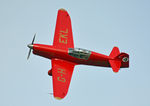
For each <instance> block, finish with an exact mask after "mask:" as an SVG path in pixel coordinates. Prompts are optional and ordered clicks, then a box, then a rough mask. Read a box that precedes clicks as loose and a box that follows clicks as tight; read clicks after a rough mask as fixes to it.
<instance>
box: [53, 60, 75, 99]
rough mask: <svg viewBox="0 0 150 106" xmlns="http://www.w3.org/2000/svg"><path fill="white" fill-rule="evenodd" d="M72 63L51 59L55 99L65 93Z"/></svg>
mask: <svg viewBox="0 0 150 106" xmlns="http://www.w3.org/2000/svg"><path fill="white" fill-rule="evenodd" d="M73 69H74V64H73V63H71V62H68V61H64V60H60V59H52V77H53V94H54V97H55V98H56V99H62V98H64V97H65V96H66V95H67V92H68V88H69V85H70V81H71V77H72V73H73Z"/></svg>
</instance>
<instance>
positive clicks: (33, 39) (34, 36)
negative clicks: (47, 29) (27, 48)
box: [31, 33, 36, 44]
mask: <svg viewBox="0 0 150 106" xmlns="http://www.w3.org/2000/svg"><path fill="white" fill-rule="evenodd" d="M35 36H36V33H35V34H34V37H33V40H32V43H31V44H33V43H34V40H35Z"/></svg>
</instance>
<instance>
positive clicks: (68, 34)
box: [27, 9, 129, 99]
mask: <svg viewBox="0 0 150 106" xmlns="http://www.w3.org/2000/svg"><path fill="white" fill-rule="evenodd" d="M34 40H35V36H34V38H33V40H32V43H31V44H29V45H28V47H29V48H30V50H29V54H28V57H27V58H29V56H30V53H31V49H32V50H33V54H35V55H39V56H42V57H45V58H48V59H51V62H52V68H51V69H50V70H49V71H48V75H50V76H52V79H53V95H54V97H55V98H56V99H62V98H64V97H65V96H66V95H67V92H68V88H69V85H70V81H71V77H72V73H73V70H74V66H75V65H79V64H82V65H92V66H100V67H112V70H113V71H114V72H118V71H119V69H120V68H128V67H129V55H128V54H127V53H123V52H121V53H120V51H119V49H118V47H114V48H113V50H112V52H111V53H110V55H109V56H107V55H103V54H100V53H96V52H94V51H90V50H86V49H82V48H74V43H73V34H72V27H71V19H70V16H69V14H68V12H67V11H66V10H65V9H59V10H58V14H57V21H56V29H55V34H54V41H53V45H45V44H36V43H34Z"/></svg>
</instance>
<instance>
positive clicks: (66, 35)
mask: <svg viewBox="0 0 150 106" xmlns="http://www.w3.org/2000/svg"><path fill="white" fill-rule="evenodd" d="M53 46H54V47H56V48H57V49H63V50H68V48H74V43H73V34H72V27H71V19H70V16H69V14H68V12H67V11H66V10H64V9H60V10H59V11H58V14H57V21H56V28H55V35H54V42H53Z"/></svg>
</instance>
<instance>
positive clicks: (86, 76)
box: [0, 0, 150, 106]
mask: <svg viewBox="0 0 150 106" xmlns="http://www.w3.org/2000/svg"><path fill="white" fill-rule="evenodd" d="M149 5H150V1H149V0H0V45H1V46H0V47H1V49H0V106H91V105H92V106H150V68H149V63H150V62H149V61H150V46H149V41H150V30H149V29H150V14H149V11H150V6H149ZM60 8H64V9H66V10H67V11H68V13H69V14H70V17H71V20H72V30H73V37H74V45H75V47H80V48H85V49H88V50H92V51H96V52H99V53H102V54H105V55H109V54H110V52H111V50H112V48H113V47H114V46H118V47H119V48H120V51H121V52H126V53H128V54H129V55H130V68H126V69H121V70H120V71H119V73H117V74H116V73H113V71H112V69H111V68H103V67H94V66H84V65H79V66H76V67H75V69H74V72H73V76H72V81H71V84H70V88H69V92H68V94H67V96H66V97H65V98H64V99H63V100H61V101H58V100H55V99H54V98H53V96H52V95H50V94H49V93H52V92H53V89H52V78H51V77H50V76H48V74H47V72H48V70H49V69H51V61H50V60H48V59H45V58H42V57H39V56H35V55H33V54H31V56H30V59H29V60H27V54H28V51H29V49H28V48H27V44H29V43H31V41H32V38H33V35H34V34H35V33H36V34H37V36H36V39H35V43H42V44H49V45H51V44H52V43H53V37H54V31H55V23H56V17H57V11H58V9H60Z"/></svg>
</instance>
